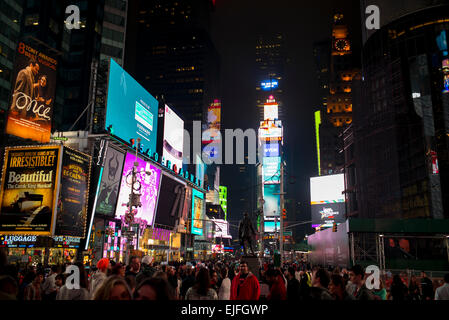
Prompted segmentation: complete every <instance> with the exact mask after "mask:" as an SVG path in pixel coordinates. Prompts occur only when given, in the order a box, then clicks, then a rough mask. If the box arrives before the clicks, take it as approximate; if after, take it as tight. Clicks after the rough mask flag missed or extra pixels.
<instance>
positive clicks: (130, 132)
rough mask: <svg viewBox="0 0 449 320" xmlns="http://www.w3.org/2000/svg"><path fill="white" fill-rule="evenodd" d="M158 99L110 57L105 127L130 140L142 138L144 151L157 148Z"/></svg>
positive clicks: (153, 150) (152, 150)
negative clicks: (110, 127)
mask: <svg viewBox="0 0 449 320" xmlns="http://www.w3.org/2000/svg"><path fill="white" fill-rule="evenodd" d="M158 106H159V102H158V101H157V100H156V99H155V98H154V97H153V96H152V95H151V94H150V93H148V91H146V90H145V89H144V88H143V87H142V86H141V85H140V84H139V83H138V82H137V81H136V80H134V78H133V77H131V76H130V75H129V74H128V73H127V72H126V71H125V70H123V68H122V67H120V65H119V64H118V63H117V62H115V61H114V60H112V59H111V64H110V70H109V82H108V100H107V104H106V121H105V124H106V127H105V129H106V130H107V128H108V127H109V126H112V131H113V133H114V135H116V136H118V137H119V138H121V139H123V140H125V141H126V142H129V140H130V139H137V138H141V139H142V141H141V146H142V148H143V150H145V149H150V150H151V152H155V151H156V141H157V119H158V118H157V117H158Z"/></svg>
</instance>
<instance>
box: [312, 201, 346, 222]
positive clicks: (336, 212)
mask: <svg viewBox="0 0 449 320" xmlns="http://www.w3.org/2000/svg"><path fill="white" fill-rule="evenodd" d="M311 211H312V228H315V227H318V226H324V227H332V225H333V223H334V222H337V223H342V222H345V213H346V204H345V203H344V202H337V203H327V204H314V205H312V206H311Z"/></svg>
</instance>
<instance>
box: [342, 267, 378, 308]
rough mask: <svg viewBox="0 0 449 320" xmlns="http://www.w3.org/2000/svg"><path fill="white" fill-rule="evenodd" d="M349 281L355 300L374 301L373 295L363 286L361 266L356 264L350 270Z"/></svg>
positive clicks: (363, 271) (363, 275) (363, 273)
mask: <svg viewBox="0 0 449 320" xmlns="http://www.w3.org/2000/svg"><path fill="white" fill-rule="evenodd" d="M349 280H350V281H351V284H352V285H353V288H354V289H353V293H352V295H353V296H354V298H356V300H374V296H373V294H372V293H371V291H370V290H368V288H367V287H366V286H365V269H364V268H363V267H362V266H361V265H358V264H356V265H354V266H353V267H352V268H351V270H350V271H349ZM348 292H349V290H348Z"/></svg>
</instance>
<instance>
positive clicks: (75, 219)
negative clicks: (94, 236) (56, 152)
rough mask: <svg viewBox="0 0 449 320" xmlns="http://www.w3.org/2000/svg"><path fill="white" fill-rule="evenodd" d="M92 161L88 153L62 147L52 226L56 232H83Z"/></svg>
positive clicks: (83, 234)
mask: <svg viewBox="0 0 449 320" xmlns="http://www.w3.org/2000/svg"><path fill="white" fill-rule="evenodd" d="M91 162H92V158H91V156H89V155H87V154H84V153H82V152H79V151H77V150H73V149H70V148H67V147H64V151H63V155H62V167H61V188H60V192H59V201H58V206H57V218H56V230H55V234H56V235H58V236H71V237H80V238H84V236H85V235H86V223H87V200H88V196H89V180H90V172H91Z"/></svg>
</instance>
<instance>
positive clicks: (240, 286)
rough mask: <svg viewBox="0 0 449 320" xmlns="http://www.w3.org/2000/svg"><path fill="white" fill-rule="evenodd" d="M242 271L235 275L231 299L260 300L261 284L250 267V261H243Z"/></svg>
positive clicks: (241, 264)
mask: <svg viewBox="0 0 449 320" xmlns="http://www.w3.org/2000/svg"><path fill="white" fill-rule="evenodd" d="M239 269H240V272H239V273H238V275H236V276H235V277H234V279H233V280H232V284H231V300H259V297H260V286H259V281H258V280H257V278H256V276H255V275H253V274H252V273H251V272H250V271H249V269H248V263H247V262H246V261H242V262H241V263H240V265H239Z"/></svg>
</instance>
